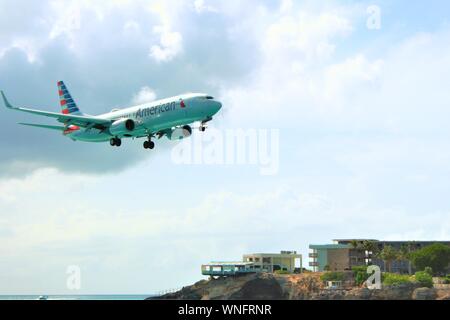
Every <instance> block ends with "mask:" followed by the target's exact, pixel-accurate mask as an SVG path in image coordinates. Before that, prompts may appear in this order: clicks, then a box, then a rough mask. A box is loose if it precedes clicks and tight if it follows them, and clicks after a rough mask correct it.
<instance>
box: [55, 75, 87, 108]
mask: <svg viewBox="0 0 450 320" xmlns="http://www.w3.org/2000/svg"><path fill="white" fill-rule="evenodd" d="M58 90H59V102H60V103H61V109H62V113H63V114H81V112H80V109H78V107H77V104H76V103H75V101H73V99H72V96H71V95H70V93H69V90H67V87H66V85H65V84H64V82H62V81H58Z"/></svg>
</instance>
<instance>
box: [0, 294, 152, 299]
mask: <svg viewBox="0 0 450 320" xmlns="http://www.w3.org/2000/svg"><path fill="white" fill-rule="evenodd" d="M45 296H46V297H48V298H47V300H144V299H145V298H148V297H151V296H152V295H151V294H146V295H142V294H108V295H100V294H99V295H97V294H92V295H50V294H49V295H45ZM40 297H42V296H41V295H0V300H39V298H40Z"/></svg>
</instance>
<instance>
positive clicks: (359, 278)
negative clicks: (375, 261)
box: [352, 266, 370, 286]
mask: <svg viewBox="0 0 450 320" xmlns="http://www.w3.org/2000/svg"><path fill="white" fill-rule="evenodd" d="M352 271H353V277H354V279H355V283H356V285H357V286H360V285H362V284H363V283H364V282H365V281H366V280H367V279H368V278H369V276H370V275H369V274H368V273H367V266H354V267H352Z"/></svg>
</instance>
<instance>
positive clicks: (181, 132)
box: [167, 125, 192, 140]
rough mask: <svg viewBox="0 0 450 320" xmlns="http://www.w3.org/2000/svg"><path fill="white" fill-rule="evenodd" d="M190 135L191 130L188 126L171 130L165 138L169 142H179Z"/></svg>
mask: <svg viewBox="0 0 450 320" xmlns="http://www.w3.org/2000/svg"><path fill="white" fill-rule="evenodd" d="M191 135H192V128H191V127H190V126H188V125H186V126H183V127H177V128H175V129H172V131H170V133H169V134H168V135H167V137H168V138H169V139H170V140H181V139H184V138H188V137H190V136H191Z"/></svg>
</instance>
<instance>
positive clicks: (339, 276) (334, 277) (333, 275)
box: [320, 272, 344, 281]
mask: <svg viewBox="0 0 450 320" xmlns="http://www.w3.org/2000/svg"><path fill="white" fill-rule="evenodd" d="M320 280H322V281H343V280H344V273H343V272H326V273H324V274H323V275H321V276H320Z"/></svg>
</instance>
